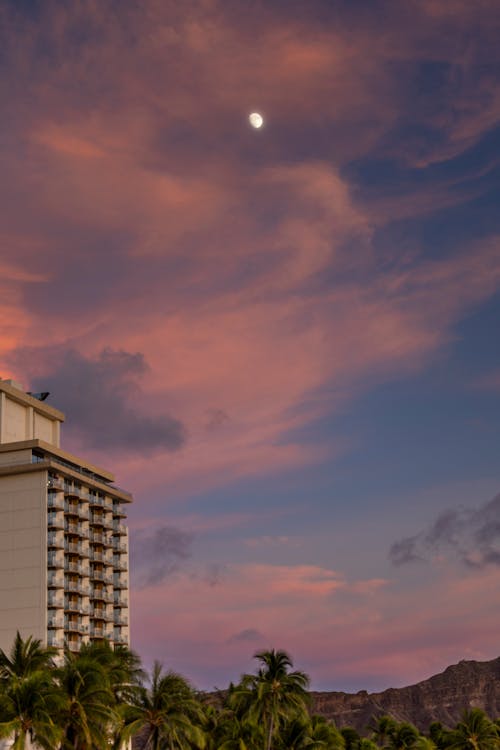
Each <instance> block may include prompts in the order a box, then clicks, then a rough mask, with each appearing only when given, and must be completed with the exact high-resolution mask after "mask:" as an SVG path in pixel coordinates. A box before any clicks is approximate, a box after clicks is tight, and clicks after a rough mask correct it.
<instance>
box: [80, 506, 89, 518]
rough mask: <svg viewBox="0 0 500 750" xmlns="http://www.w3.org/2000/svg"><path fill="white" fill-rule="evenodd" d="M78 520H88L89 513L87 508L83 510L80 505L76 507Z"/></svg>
mask: <svg viewBox="0 0 500 750" xmlns="http://www.w3.org/2000/svg"><path fill="white" fill-rule="evenodd" d="M78 518H80V519H81V520H82V521H88V520H89V512H88V510H87V508H84V507H82V506H81V505H80V506H79V507H78Z"/></svg>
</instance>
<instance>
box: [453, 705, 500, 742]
mask: <svg viewBox="0 0 500 750" xmlns="http://www.w3.org/2000/svg"><path fill="white" fill-rule="evenodd" d="M499 739H500V736H499V733H498V727H497V726H496V725H495V723H494V722H492V721H490V719H489V718H488V717H487V716H486V714H485V713H484V711H481V709H480V708H471V709H470V711H464V713H463V716H462V720H461V721H460V722H459V723H458V724H457V726H456V728H455V729H454V730H453V731H451V732H450V733H449V734H448V747H449V748H450V750H496V749H497V748H498V747H499V746H500V741H499Z"/></svg>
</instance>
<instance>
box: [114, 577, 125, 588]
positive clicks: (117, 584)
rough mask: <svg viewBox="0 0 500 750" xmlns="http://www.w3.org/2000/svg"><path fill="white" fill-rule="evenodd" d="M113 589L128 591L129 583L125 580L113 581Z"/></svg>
mask: <svg viewBox="0 0 500 750" xmlns="http://www.w3.org/2000/svg"><path fill="white" fill-rule="evenodd" d="M113 588H115V589H128V581H127V580H126V579H125V578H117V579H116V580H114V581H113Z"/></svg>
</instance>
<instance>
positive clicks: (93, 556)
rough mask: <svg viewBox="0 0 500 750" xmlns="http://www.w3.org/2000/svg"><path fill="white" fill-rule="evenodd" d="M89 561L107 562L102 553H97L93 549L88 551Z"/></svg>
mask: <svg viewBox="0 0 500 750" xmlns="http://www.w3.org/2000/svg"><path fill="white" fill-rule="evenodd" d="M90 559H91V560H93V561H95V562H102V563H104V562H107V559H108V558H107V556H106V555H105V554H104V553H103V552H99V551H97V550H95V549H92V550H90Z"/></svg>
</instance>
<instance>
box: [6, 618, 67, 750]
mask: <svg viewBox="0 0 500 750" xmlns="http://www.w3.org/2000/svg"><path fill="white" fill-rule="evenodd" d="M54 653H55V652H54V650H53V649H49V648H45V647H44V646H43V645H42V643H41V641H39V640H36V639H33V638H31V637H29V638H27V639H26V640H23V638H22V637H21V635H20V634H19V632H18V633H17V634H16V637H15V640H14V643H13V646H12V648H11V650H10V653H9V654H6V653H5V652H4V651H2V650H0V737H1V738H3V739H7V738H12V748H13V749H14V750H23V748H24V747H25V746H26V742H27V739H28V738H29V739H30V741H31V742H32V743H33V742H36V743H37V744H38V745H41V746H42V747H53V746H54V744H55V743H56V742H57V741H58V739H59V737H60V728H59V727H58V726H57V723H56V722H55V721H54V718H53V717H54V714H55V713H56V710H57V707H58V694H57V690H56V686H55V684H54V679H53V660H52V658H53V656H54Z"/></svg>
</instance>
